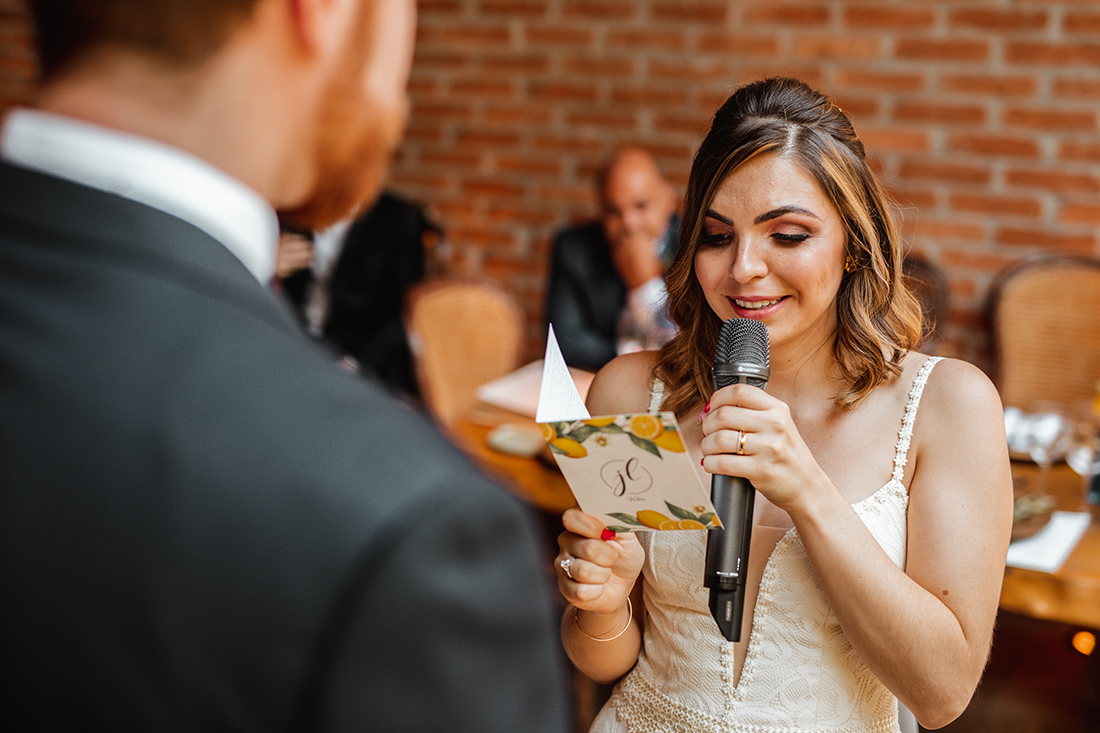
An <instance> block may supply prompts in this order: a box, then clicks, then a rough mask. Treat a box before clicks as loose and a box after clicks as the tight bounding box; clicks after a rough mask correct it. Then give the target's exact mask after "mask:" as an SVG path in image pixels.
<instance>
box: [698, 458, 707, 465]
mask: <svg viewBox="0 0 1100 733" xmlns="http://www.w3.org/2000/svg"><path fill="white" fill-rule="evenodd" d="M705 460H707V459H706V458H700V459H699V465H700V466H702V465H703V461H705Z"/></svg>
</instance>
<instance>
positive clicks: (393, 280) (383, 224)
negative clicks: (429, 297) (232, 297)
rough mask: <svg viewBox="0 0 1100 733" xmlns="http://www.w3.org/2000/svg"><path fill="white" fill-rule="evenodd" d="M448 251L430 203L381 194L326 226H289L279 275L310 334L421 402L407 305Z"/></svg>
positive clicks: (281, 242) (282, 244) (282, 245)
mask: <svg viewBox="0 0 1100 733" xmlns="http://www.w3.org/2000/svg"><path fill="white" fill-rule="evenodd" d="M284 250H285V252H284ZM444 250H445V247H444V246H443V232H442V229H441V228H440V227H439V226H438V225H437V224H436V223H435V222H434V221H432V220H431V219H430V218H429V217H428V213H427V211H426V210H425V207H423V206H421V205H420V204H418V203H416V202H413V201H411V200H409V199H407V198H405V197H403V196H401V195H400V194H398V193H396V192H394V191H383V193H382V194H381V195H380V196H379V197H378V200H377V201H375V202H374V204H373V205H371V206H370V208H368V209H367V210H366V211H364V212H363V213H361V214H359V215H358V216H355V217H349V218H347V219H344V220H341V221H339V222H337V223H336V224H334V225H333V226H331V227H329V228H327V229H325V230H323V231H320V232H316V233H306V234H304V235H303V234H299V233H297V232H292V231H284V233H283V235H282V236H281V237H280V240H279V253H280V254H279V258H278V261H279V262H280V263H282V264H285V265H286V267H287V268H288V270H286V271H284V272H282V273H279V272H278V270H279V268H278V267H277V274H276V276H277V277H278V278H279V280H280V282H281V283H282V287H283V289H284V292H285V293H286V295H287V297H288V299H289V300H290V301H291V302H292V303H293V304H294V306H295V307H296V308H297V309H298V311H299V313H300V314H301V318H302V320H303V322H304V323H305V324H306V326H307V328H308V330H309V332H310V334H311V335H313V336H314V337H317V338H320V339H322V340H323V341H324V342H325V343H326V344H327V345H329V346H330V347H331V348H332V349H334V350H335V351H336V352H337V353H338V354H340V355H341V356H344V357H350V358H351V359H352V363H353V364H354V365H355V367H356V368H358V369H360V370H363V371H366V372H368V373H370V374H372V375H373V376H375V377H377V378H378V379H379V380H381V381H382V383H383V384H385V385H386V386H387V387H389V388H390V389H391V390H393V391H394V392H395V393H397V394H399V395H402V396H405V397H408V398H412V399H414V400H415V399H418V398H419V389H418V387H417V383H416V374H415V369H414V368H413V360H412V353H411V352H410V351H409V344H408V339H407V338H406V334H405V325H404V322H403V319H402V316H403V308H402V306H403V304H404V299H405V294H406V293H407V292H408V290H409V288H411V287H412V286H413V285H415V284H416V283H418V282H420V281H421V280H423V279H424V278H425V277H426V276H427V275H428V274H430V273H435V272H437V271H439V270H440V269H441V268H442V266H443V263H442V259H443V258H444V257H445V253H444ZM289 268H294V269H289Z"/></svg>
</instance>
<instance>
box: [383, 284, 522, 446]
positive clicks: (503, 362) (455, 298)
mask: <svg viewBox="0 0 1100 733" xmlns="http://www.w3.org/2000/svg"><path fill="white" fill-rule="evenodd" d="M405 330H406V332H407V334H408V338H409V347H410V350H411V351H412V355H413V363H414V365H415V368H416V378H417V383H418V385H419V387H420V394H421V397H422V398H423V400H424V403H425V404H426V405H427V407H428V410H429V411H430V412H431V413H432V415H433V416H434V417H435V418H436V420H438V421H439V422H440V423H441V424H442V425H443V426H449V425H451V424H452V423H453V422H454V421H455V420H456V419H457V418H459V417H460V416H461V415H462V414H463V413H464V412H466V411H467V410H469V409H470V408H471V407H473V406H474V404H475V403H476V402H477V388H478V387H480V386H481V385H482V384H485V383H486V382H490V381H492V380H494V379H496V378H497V377H500V376H503V375H505V374H507V373H508V372H510V371H512V370H514V369H515V368H516V367H517V366H519V358H520V350H521V347H522V343H523V314H522V312H521V310H520V307H519V304H518V303H517V301H516V298H515V296H514V295H513V294H512V292H511V291H509V290H508V289H506V288H505V287H504V286H503V285H502V284H500V283H499V282H497V281H495V280H492V279H490V278H487V277H481V276H475V275H440V276H436V277H431V278H428V279H426V280H423V281H422V282H420V283H418V284H417V285H415V286H414V287H413V288H411V289H410V290H409V292H408V294H407V295H406V299H405Z"/></svg>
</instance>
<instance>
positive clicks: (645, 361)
mask: <svg viewBox="0 0 1100 733" xmlns="http://www.w3.org/2000/svg"><path fill="white" fill-rule="evenodd" d="M656 363H657V352H656V351H638V352H635V353H632V354H623V355H622V356H619V357H616V358H615V359H612V360H611V361H610V362H608V364H607V366H605V367H604V368H603V369H601V370H600V371H599V372H597V373H596V378H595V379H593V380H592V386H591V387H589V389H588V398H587V399H586V400H585V402H586V403H587V405H588V411H589V412H590V413H591V414H593V415H615V414H619V413H623V412H645V411H646V410H648V409H649V392H650V387H651V386H652V384H653V367H654V365H655V364H656Z"/></svg>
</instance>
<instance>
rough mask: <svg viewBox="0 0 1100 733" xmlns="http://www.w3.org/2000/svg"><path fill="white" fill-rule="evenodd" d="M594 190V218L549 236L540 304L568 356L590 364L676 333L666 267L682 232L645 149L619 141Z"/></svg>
mask: <svg viewBox="0 0 1100 733" xmlns="http://www.w3.org/2000/svg"><path fill="white" fill-rule="evenodd" d="M597 192H598V194H599V200H600V220H599V221H597V222H591V223H588V224H583V225H579V226H575V227H570V228H568V229H565V230H563V231H561V232H559V233H558V234H557V235H556V236H555V237H554V242H553V245H552V251H551V265H550V283H549V287H548V290H547V305H546V317H547V321H548V322H549V323H551V324H553V326H554V334H555V336H556V337H557V339H558V343H559V345H560V346H561V351H562V355H563V356H564V357H565V361H566V363H567V364H569V365H570V366H574V367H580V368H583V369H592V370H595V369H599V368H600V367H602V366H603V365H604V364H606V363H607V362H609V361H611V359H613V358H614V357H615V356H616V355H618V354H621V353H627V352H630V351H637V350H639V349H653V348H659V347H660V346H662V345H663V344H664V343H665V342H666V341H668V339H670V338H671V337H672V336H673V334H674V333H675V330H674V328H673V327H672V324H671V321H669V319H668V317H667V316H666V315H665V313H664V298H665V289H664V272H665V268H666V267H667V266H668V265H669V263H671V262H672V258H673V257H674V256H675V254H676V247H677V243H678V240H679V236H680V219H679V216H678V215H677V207H678V203H677V200H676V193H675V191H674V190H673V188H672V185H671V184H670V183H669V182H668V181H667V180H665V178H664V176H663V175H662V173H661V170H660V168H659V167H658V165H657V160H656V159H655V158H654V157H653V155H652V153H650V152H649V151H647V150H644V149H642V148H640V147H636V146H625V147H623V148H620V149H619V150H618V151H617V152H616V153H615V154H614V156H613V157H612V158H611V160H610V161H609V162H608V164H607V165H606V166H605V167H604V168H603V169H602V170H601V171H600V173H599V175H598V177H597Z"/></svg>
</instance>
